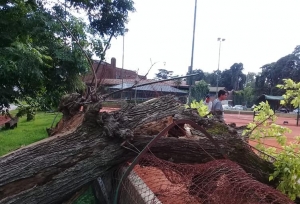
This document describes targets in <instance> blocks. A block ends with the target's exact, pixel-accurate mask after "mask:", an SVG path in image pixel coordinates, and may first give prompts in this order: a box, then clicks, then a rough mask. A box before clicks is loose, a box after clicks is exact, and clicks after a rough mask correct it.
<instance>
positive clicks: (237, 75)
mask: <svg viewBox="0 0 300 204" xmlns="http://www.w3.org/2000/svg"><path fill="white" fill-rule="evenodd" d="M243 69H244V67H243V63H234V64H233V65H232V66H231V67H230V71H231V74H232V77H231V84H232V86H233V87H232V88H233V89H234V90H240V89H242V88H243V84H244V83H245V82H246V76H245V74H243V72H242V71H243Z"/></svg>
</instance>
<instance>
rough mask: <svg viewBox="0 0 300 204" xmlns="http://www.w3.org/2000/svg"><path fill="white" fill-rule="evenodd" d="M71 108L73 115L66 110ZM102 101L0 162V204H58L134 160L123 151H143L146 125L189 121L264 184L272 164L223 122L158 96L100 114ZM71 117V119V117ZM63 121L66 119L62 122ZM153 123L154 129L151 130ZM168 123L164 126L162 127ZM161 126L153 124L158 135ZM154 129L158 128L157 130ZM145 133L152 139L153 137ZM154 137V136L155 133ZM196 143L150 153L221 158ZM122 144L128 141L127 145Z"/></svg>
mask: <svg viewBox="0 0 300 204" xmlns="http://www.w3.org/2000/svg"><path fill="white" fill-rule="evenodd" d="M69 106H70V107H72V112H71V111H68V107H69ZM60 108H61V110H64V112H65V113H68V114H67V115H66V117H67V118H68V119H69V118H71V117H78V116H80V115H82V114H83V113H77V114H75V113H74V104H72V103H67V104H64V107H60ZM100 108H101V102H98V103H95V104H90V105H85V107H84V111H85V113H84V115H82V117H83V120H82V124H80V125H79V126H78V127H77V128H76V130H74V131H69V132H65V133H62V134H57V135H55V136H53V137H51V138H47V139H45V140H43V141H40V142H37V143H35V144H33V145H30V146H27V147H24V148H22V149H19V150H17V151H14V152H12V153H10V154H8V155H5V156H3V157H1V158H0V172H1V174H0V203H10V204H12V203H16V204H19V203H39V204H43V203H59V202H61V201H62V200H63V199H64V198H67V197H69V196H70V195H72V193H74V192H75V191H77V190H79V189H80V188H81V187H82V186H84V185H86V184H87V183H89V182H91V181H93V180H95V179H96V178H97V177H99V176H101V175H103V174H105V173H106V172H108V171H109V170H110V169H113V168H115V167H117V166H119V165H122V164H125V163H126V162H127V161H130V160H132V159H133V158H135V157H136V156H137V154H136V153H135V152H133V151H130V150H128V149H127V148H125V147H126V146H127V145H126V143H127V144H128V142H130V143H131V144H132V145H134V146H135V147H136V148H137V149H139V150H142V149H143V148H144V147H145V146H146V145H147V144H148V143H149V142H150V141H151V140H152V139H153V136H154V135H143V134H141V129H143V128H142V127H145V124H152V126H151V125H150V126H151V128H153V127H156V126H155V121H164V119H166V118H168V119H167V120H168V121H169V119H170V117H171V118H172V120H175V121H176V120H178V119H190V120H193V121H194V122H196V123H197V124H199V125H201V126H202V127H204V128H205V129H206V130H207V131H208V132H210V133H211V134H212V137H213V138H214V140H215V141H216V142H217V143H218V144H219V145H220V146H221V148H222V149H223V151H224V152H225V153H226V154H227V155H228V158H229V159H231V160H233V161H235V162H237V163H238V164H240V165H241V167H242V168H244V169H245V170H246V172H248V173H251V174H252V175H253V176H254V177H255V178H256V179H257V180H259V181H261V182H264V183H268V173H269V172H270V171H272V169H273V166H272V164H271V163H269V162H267V161H265V160H262V159H260V158H259V157H258V156H257V155H256V154H255V153H254V152H253V151H252V150H251V149H250V148H249V147H248V145H247V144H246V143H245V141H244V140H243V139H242V138H241V136H240V135H239V134H237V132H236V131H235V130H234V129H233V128H231V127H229V126H227V125H225V124H222V123H219V122H217V121H214V120H211V119H204V118H201V117H199V116H198V114H197V112H196V111H195V110H192V109H185V108H183V107H182V105H181V104H180V103H178V102H176V101H174V100H173V99H172V98H171V97H162V98H160V99H154V100H152V101H148V102H145V103H143V104H140V105H137V106H128V107H125V108H123V109H122V110H120V111H117V112H112V113H106V112H99V110H100ZM70 115H71V116H70ZM63 119H66V118H63ZM153 124H154V126H153ZM167 124H168V123H166V125H167ZM166 125H161V123H158V126H159V128H160V129H159V130H161V129H163V128H164V127H165V126H166ZM158 126H157V127H158ZM150 134H154V132H152V133H151V131H150ZM155 134H156V132H155ZM197 134H198V137H197V139H194V140H191V139H189V138H187V137H179V138H174V137H162V138H160V139H159V140H158V141H157V142H156V144H155V145H154V146H153V147H152V148H151V151H152V152H153V153H154V154H155V155H156V156H157V157H159V158H161V159H165V160H172V161H173V162H175V163H204V162H207V161H210V160H212V159H213V158H214V159H219V158H223V155H222V154H221V153H220V151H219V150H218V149H217V148H216V147H215V146H214V144H213V143H212V142H211V141H210V140H209V139H208V138H207V137H205V136H204V135H203V134H202V133H201V132H198V133H197ZM126 141H127V142H126Z"/></svg>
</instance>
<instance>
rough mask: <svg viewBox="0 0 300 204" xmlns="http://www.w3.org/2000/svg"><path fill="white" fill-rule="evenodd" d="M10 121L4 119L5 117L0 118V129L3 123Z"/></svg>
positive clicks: (6, 118)
mask: <svg viewBox="0 0 300 204" xmlns="http://www.w3.org/2000/svg"><path fill="white" fill-rule="evenodd" d="M8 121H10V118H8V117H5V116H0V127H2V126H4V124H5V123H7V122H8Z"/></svg>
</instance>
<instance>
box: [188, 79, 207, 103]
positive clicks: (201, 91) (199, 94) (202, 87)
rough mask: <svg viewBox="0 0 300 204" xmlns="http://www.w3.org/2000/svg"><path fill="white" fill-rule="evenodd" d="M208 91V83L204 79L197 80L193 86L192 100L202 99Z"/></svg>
mask: <svg viewBox="0 0 300 204" xmlns="http://www.w3.org/2000/svg"><path fill="white" fill-rule="evenodd" d="M208 93H209V88H208V84H207V83H206V82H205V81H204V80H201V81H199V82H197V83H196V85H195V86H193V88H192V92H191V96H192V98H193V99H194V100H196V101H200V100H204V98H205V96H206V94H208Z"/></svg>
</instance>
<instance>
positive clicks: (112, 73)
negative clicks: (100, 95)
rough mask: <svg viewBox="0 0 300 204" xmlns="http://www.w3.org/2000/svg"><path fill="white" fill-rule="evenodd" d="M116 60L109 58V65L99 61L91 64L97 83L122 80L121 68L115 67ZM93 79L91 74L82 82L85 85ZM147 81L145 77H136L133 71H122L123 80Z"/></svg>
mask: <svg viewBox="0 0 300 204" xmlns="http://www.w3.org/2000/svg"><path fill="white" fill-rule="evenodd" d="M116 63H117V61H116V58H114V57H113V58H111V61H110V64H109V63H107V62H101V64H100V65H99V61H94V62H93V69H94V71H95V73H96V77H97V81H98V82H99V81H103V80H104V79H122V68H118V67H116ZM93 78H94V75H93V74H92V73H90V74H88V75H86V76H85V77H84V78H83V80H84V82H85V83H86V84H88V85H89V84H90V83H91V82H92V80H93ZM137 78H138V79H147V77H145V76H142V75H138V74H137V73H136V72H135V71H132V70H128V69H123V79H137Z"/></svg>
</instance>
